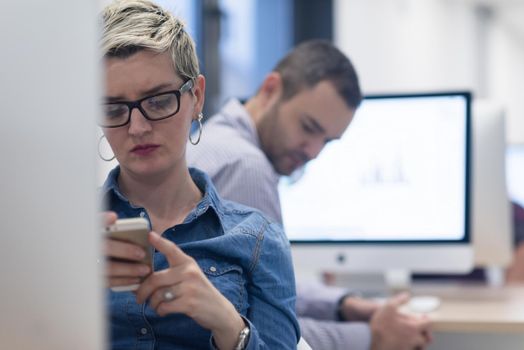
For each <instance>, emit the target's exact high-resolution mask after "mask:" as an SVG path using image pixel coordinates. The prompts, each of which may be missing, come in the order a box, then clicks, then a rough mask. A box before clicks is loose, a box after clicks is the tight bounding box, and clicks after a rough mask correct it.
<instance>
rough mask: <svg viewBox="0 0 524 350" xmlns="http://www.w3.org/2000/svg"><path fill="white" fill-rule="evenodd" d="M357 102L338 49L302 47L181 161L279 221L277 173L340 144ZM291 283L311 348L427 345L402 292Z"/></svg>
mask: <svg viewBox="0 0 524 350" xmlns="http://www.w3.org/2000/svg"><path fill="white" fill-rule="evenodd" d="M361 100H362V94H361V91H360V87H359V83H358V77H357V74H356V72H355V70H354V68H353V66H352V64H351V62H350V61H349V59H348V58H347V57H346V56H345V55H344V54H343V53H342V52H340V50H338V49H337V48H335V47H334V46H333V45H332V44H330V43H329V42H326V41H319V40H314V41H309V42H306V43H303V44H301V45H299V46H297V47H296V48H295V49H294V50H293V51H291V52H290V53H289V54H288V55H287V56H286V57H284V58H283V59H282V60H281V61H280V62H279V63H278V64H277V66H276V67H275V68H274V70H273V71H272V72H270V73H269V74H268V75H267V77H266V78H265V79H264V81H263V83H262V85H261V86H260V88H259V90H258V92H257V93H256V95H255V96H253V97H252V98H250V99H249V100H248V101H247V102H246V103H245V104H242V103H241V102H240V101H238V100H236V99H232V100H230V101H229V102H228V103H227V104H226V105H225V106H224V107H223V108H222V110H221V111H220V112H219V113H218V114H216V115H215V116H213V117H211V118H210V119H209V121H208V122H207V123H206V124H205V126H204V127H203V131H204V132H205V133H206V137H205V138H202V141H201V142H200V143H199V144H198V145H196V146H191V145H188V148H187V160H188V165H189V166H192V167H197V168H200V169H202V170H204V171H205V172H207V173H208V174H209V176H210V177H211V179H212V181H213V183H214V184H215V186H216V188H217V190H218V192H219V193H220V194H221V196H223V197H224V198H226V199H230V200H233V201H236V202H240V203H243V204H245V205H248V206H251V207H255V208H257V209H259V210H261V211H262V212H264V213H265V214H266V215H268V216H270V217H271V218H273V219H274V220H276V221H278V222H280V223H282V215H281V208H280V200H279V196H278V182H279V178H280V176H282V175H290V174H292V173H293V172H294V171H295V170H297V169H300V168H301V167H303V166H304V165H305V164H306V163H307V162H308V161H310V160H312V159H314V158H315V157H317V156H318V154H319V153H320V151H321V150H322V149H323V147H324V146H325V145H326V144H327V143H328V142H331V141H333V140H336V139H339V138H340V137H341V136H342V134H343V133H344V131H345V130H346V128H347V127H348V125H349V123H350V122H351V120H352V118H353V115H354V113H355V110H356V109H357V107H358V106H359V104H360V101H361ZM198 132H202V129H200V130H199V131H197V133H198ZM333 171H336V169H333ZM348 200H351V199H350V198H349V199H348ZM298 282H299V283H298V284H297V285H298V290H297V314H298V316H299V317H300V318H299V321H300V325H301V329H302V335H303V337H304V339H305V340H306V341H307V342H308V343H309V344H310V345H311V346H312V347H313V349H335V350H336V349H373V350H379V349H392V350H393V349H395V350H397V349H398V350H404V349H406V350H408V349H409V350H411V349H423V348H425V347H426V346H427V344H428V343H429V341H430V331H429V321H428V319H427V318H425V317H415V316H408V315H404V314H401V313H400V312H399V311H398V307H399V306H400V305H401V304H403V303H404V302H405V301H406V300H407V296H405V295H401V296H397V297H394V298H392V299H391V300H389V301H388V302H386V303H385V304H384V305H379V304H377V303H374V302H371V301H368V300H364V299H361V298H358V297H356V296H353V295H351V294H347V291H344V290H338V289H334V288H315V289H314V290H312V288H313V287H311V286H304V285H301V284H300V281H298ZM363 322H369V325H368V324H366V323H363Z"/></svg>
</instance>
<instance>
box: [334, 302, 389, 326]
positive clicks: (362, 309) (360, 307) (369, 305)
mask: <svg viewBox="0 0 524 350" xmlns="http://www.w3.org/2000/svg"><path fill="white" fill-rule="evenodd" d="M379 308H380V304H378V303H377V302H374V301H371V300H367V299H363V298H359V297H354V296H347V297H345V298H344V299H343V300H342V303H341V304H340V310H339V312H340V316H341V317H342V320H343V321H365V322H368V321H369V320H370V319H371V317H372V316H373V314H374V313H375V311H377V310H378V309H379Z"/></svg>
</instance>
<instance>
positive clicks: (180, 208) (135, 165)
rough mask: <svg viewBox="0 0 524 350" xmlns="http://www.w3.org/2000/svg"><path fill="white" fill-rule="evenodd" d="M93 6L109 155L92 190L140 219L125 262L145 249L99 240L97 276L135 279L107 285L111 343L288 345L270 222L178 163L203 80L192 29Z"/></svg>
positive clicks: (285, 296)
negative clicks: (145, 235) (100, 21)
mask: <svg viewBox="0 0 524 350" xmlns="http://www.w3.org/2000/svg"><path fill="white" fill-rule="evenodd" d="M103 17H104V31H103V38H102V48H103V53H104V63H105V71H106V75H105V84H106V103H105V104H104V114H103V118H102V120H101V126H102V128H103V131H104V135H105V137H106V138H107V141H108V142H109V144H110V146H111V148H112V150H113V152H114V154H115V156H116V158H117V159H118V161H119V164H120V167H117V168H116V169H114V170H113V171H112V172H111V173H110V174H109V176H108V179H107V180H106V183H105V184H104V187H103V196H104V200H105V201H106V205H107V209H108V210H110V211H112V212H115V213H116V215H117V216H118V217H119V218H128V217H137V216H142V217H144V218H146V219H148V220H149V222H150V224H151V228H152V231H153V232H151V233H150V236H149V241H150V243H151V245H152V246H153V247H154V248H155V252H154V267H153V270H154V271H150V270H149V268H148V267H147V266H145V265H141V264H138V263H131V262H137V261H140V260H141V258H142V257H143V256H144V254H145V252H144V250H143V249H141V248H140V247H139V246H136V245H132V244H130V243H123V242H119V241H113V240H107V244H106V255H107V257H108V271H107V275H108V276H107V280H108V286H109V287H117V286H123V285H128V284H134V283H140V285H139V288H138V289H137V290H136V291H135V292H134V293H131V292H113V291H110V292H109V295H110V297H109V298H110V299H109V306H110V316H111V341H112V347H113V348H114V349H130V348H137V349H138V348H147V349H153V348H154V349H168V348H169V349H195V348H215V347H216V348H219V349H255V348H256V349H259V348H267V349H291V348H295V347H296V344H297V341H298V338H299V331H298V325H297V322H296V319H295V314H294V302H295V290H294V280H293V271H292V266H291V259H290V254H289V244H288V243H287V240H286V238H285V236H284V234H283V232H282V230H281V228H280V226H278V225H276V224H274V223H271V222H269V221H268V220H267V219H266V218H265V217H263V216H262V215H261V214H259V213H258V212H255V211H254V210H252V209H250V208H247V207H244V206H241V205H239V204H235V203H232V202H227V201H223V200H222V199H220V198H219V196H218V195H217V193H216V191H215V189H214V188H213V185H212V184H211V183H210V181H209V179H208V177H207V176H206V175H205V174H204V173H202V172H200V171H198V170H196V169H190V170H188V168H187V166H186V161H185V145H186V140H187V137H188V136H189V130H190V125H191V123H192V121H196V122H197V123H198V124H199V126H200V132H201V118H202V113H201V110H202V107H203V103H204V91H205V80H204V77H203V76H201V75H200V74H199V70H198V61H197V58H196V55H195V49H194V45H193V42H192V40H191V38H190V37H189V35H188V34H187V33H186V32H185V30H184V27H183V25H182V24H181V22H180V21H179V20H178V19H176V18H174V17H173V16H172V15H170V14H169V13H167V12H165V11H163V10H162V9H161V8H160V7H158V6H156V5H154V4H152V3H150V2H147V1H142V0H140V1H138V0H137V1H118V2H115V3H113V4H111V5H109V6H108V7H107V8H106V9H105V10H104V14H103ZM199 138H200V134H199V136H198V138H196V139H194V140H192V139H190V140H191V142H192V143H194V144H196V143H198V139H199ZM109 217H110V216H109ZM114 219H115V217H114V215H113V218H112V219H111V218H108V222H111V221H114ZM122 259H123V260H124V262H123V261H122ZM126 261H127V262H126ZM142 277H145V279H143V280H142V279H141V278H142Z"/></svg>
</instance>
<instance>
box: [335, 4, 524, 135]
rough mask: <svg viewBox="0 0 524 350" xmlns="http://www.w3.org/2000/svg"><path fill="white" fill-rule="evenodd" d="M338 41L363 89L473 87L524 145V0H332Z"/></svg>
mask: <svg viewBox="0 0 524 350" xmlns="http://www.w3.org/2000/svg"><path fill="white" fill-rule="evenodd" d="M334 10H335V16H334V18H335V42H336V43H337V45H339V47H340V48H341V49H342V50H343V51H344V52H345V53H346V54H348V55H349V57H350V58H351V59H352V61H353V63H354V64H355V66H356V68H357V70H358V72H359V76H360V79H361V83H362V87H363V89H364V92H365V93H389V92H412V91H432V90H450V89H470V90H472V91H473V92H474V94H475V96H476V97H479V98H483V99H486V98H487V99H495V100H497V101H499V102H501V103H503V104H504V106H505V108H506V111H507V116H508V132H507V136H508V141H509V142H510V143H524V25H521V23H524V1H518V0H513V1H512V0H499V1H495V0H491V1H488V0H483V1H481V0H479V1H475V0H335V6H334Z"/></svg>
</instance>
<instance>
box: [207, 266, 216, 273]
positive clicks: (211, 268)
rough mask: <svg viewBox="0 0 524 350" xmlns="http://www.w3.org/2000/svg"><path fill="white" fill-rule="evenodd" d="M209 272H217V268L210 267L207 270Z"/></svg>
mask: <svg viewBox="0 0 524 350" xmlns="http://www.w3.org/2000/svg"><path fill="white" fill-rule="evenodd" d="M209 271H211V272H217V268H216V267H214V266H211V267H210V268H209Z"/></svg>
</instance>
